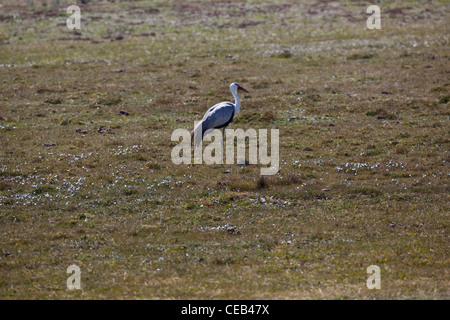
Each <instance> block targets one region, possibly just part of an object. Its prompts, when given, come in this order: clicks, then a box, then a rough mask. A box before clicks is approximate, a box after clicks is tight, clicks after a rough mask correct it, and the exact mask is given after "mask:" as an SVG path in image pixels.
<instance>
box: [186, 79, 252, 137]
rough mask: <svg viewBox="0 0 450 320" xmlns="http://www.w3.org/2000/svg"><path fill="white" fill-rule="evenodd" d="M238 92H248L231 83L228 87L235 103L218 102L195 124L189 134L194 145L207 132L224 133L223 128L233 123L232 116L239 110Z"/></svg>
mask: <svg viewBox="0 0 450 320" xmlns="http://www.w3.org/2000/svg"><path fill="white" fill-rule="evenodd" d="M238 90H243V91H245V92H248V91H247V90H245V89H244V88H242V87H241V86H240V85H239V84H237V83H232V84H231V85H230V91H231V94H232V95H233V97H234V99H235V103H232V102H228V101H226V102H220V103H218V104H216V105H214V106H213V107H211V108H210V109H209V110H208V111H206V113H205V115H204V116H203V119H202V120H201V121H200V122H199V123H198V124H197V126H196V127H195V128H194V130H193V131H192V133H191V135H192V136H193V137H195V144H196V145H198V144H199V143H200V141H201V140H202V139H203V135H204V134H205V132H206V131H207V130H209V129H223V130H224V131H225V128H226V127H227V126H228V125H229V124H230V123H231V122H232V121H233V118H234V116H235V115H236V114H237V113H238V112H239V110H240V108H241V101H240V100H239V97H238V95H237V91H238Z"/></svg>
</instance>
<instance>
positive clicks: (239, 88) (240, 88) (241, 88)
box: [238, 86, 250, 93]
mask: <svg viewBox="0 0 450 320" xmlns="http://www.w3.org/2000/svg"><path fill="white" fill-rule="evenodd" d="M238 90H242V91H244V92H247V93H250V92H248V91H247V90H246V89H244V88H243V87H241V86H239V87H238Z"/></svg>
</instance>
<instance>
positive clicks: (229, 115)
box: [202, 101, 236, 136]
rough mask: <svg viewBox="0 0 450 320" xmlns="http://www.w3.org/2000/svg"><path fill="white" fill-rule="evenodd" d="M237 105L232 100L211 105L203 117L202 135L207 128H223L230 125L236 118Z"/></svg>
mask: <svg viewBox="0 0 450 320" xmlns="http://www.w3.org/2000/svg"><path fill="white" fill-rule="evenodd" d="M235 112H236V110H235V105H234V104H233V103H231V102H228V101H226V102H220V103H218V104H216V105H215V106H213V107H211V108H210V109H209V110H208V111H207V112H206V113H205V115H204V116H203V119H202V136H203V135H204V134H205V132H206V130H209V129H212V128H214V129H221V128H225V127H226V126H228V125H229V124H230V123H231V122H232V121H233V118H234V114H235Z"/></svg>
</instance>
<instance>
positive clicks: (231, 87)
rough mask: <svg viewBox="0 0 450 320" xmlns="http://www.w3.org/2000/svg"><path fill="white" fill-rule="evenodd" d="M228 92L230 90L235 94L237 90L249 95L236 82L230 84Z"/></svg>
mask: <svg viewBox="0 0 450 320" xmlns="http://www.w3.org/2000/svg"><path fill="white" fill-rule="evenodd" d="M230 90H231V92H235V93H237V92H238V90H242V91H244V92H247V93H250V92H248V91H247V90H246V89H244V88H243V87H241V86H240V85H239V84H238V83H236V82H233V83H232V84H230Z"/></svg>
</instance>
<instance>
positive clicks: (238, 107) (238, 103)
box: [231, 90, 241, 114]
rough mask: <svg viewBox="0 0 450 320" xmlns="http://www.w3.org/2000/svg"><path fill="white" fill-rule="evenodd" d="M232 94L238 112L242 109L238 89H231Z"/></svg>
mask: <svg viewBox="0 0 450 320" xmlns="http://www.w3.org/2000/svg"><path fill="white" fill-rule="evenodd" d="M231 94H232V95H233V97H234V113H235V114H237V113H238V112H239V110H241V100H239V97H238V95H237V90H236V91H233V90H231Z"/></svg>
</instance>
